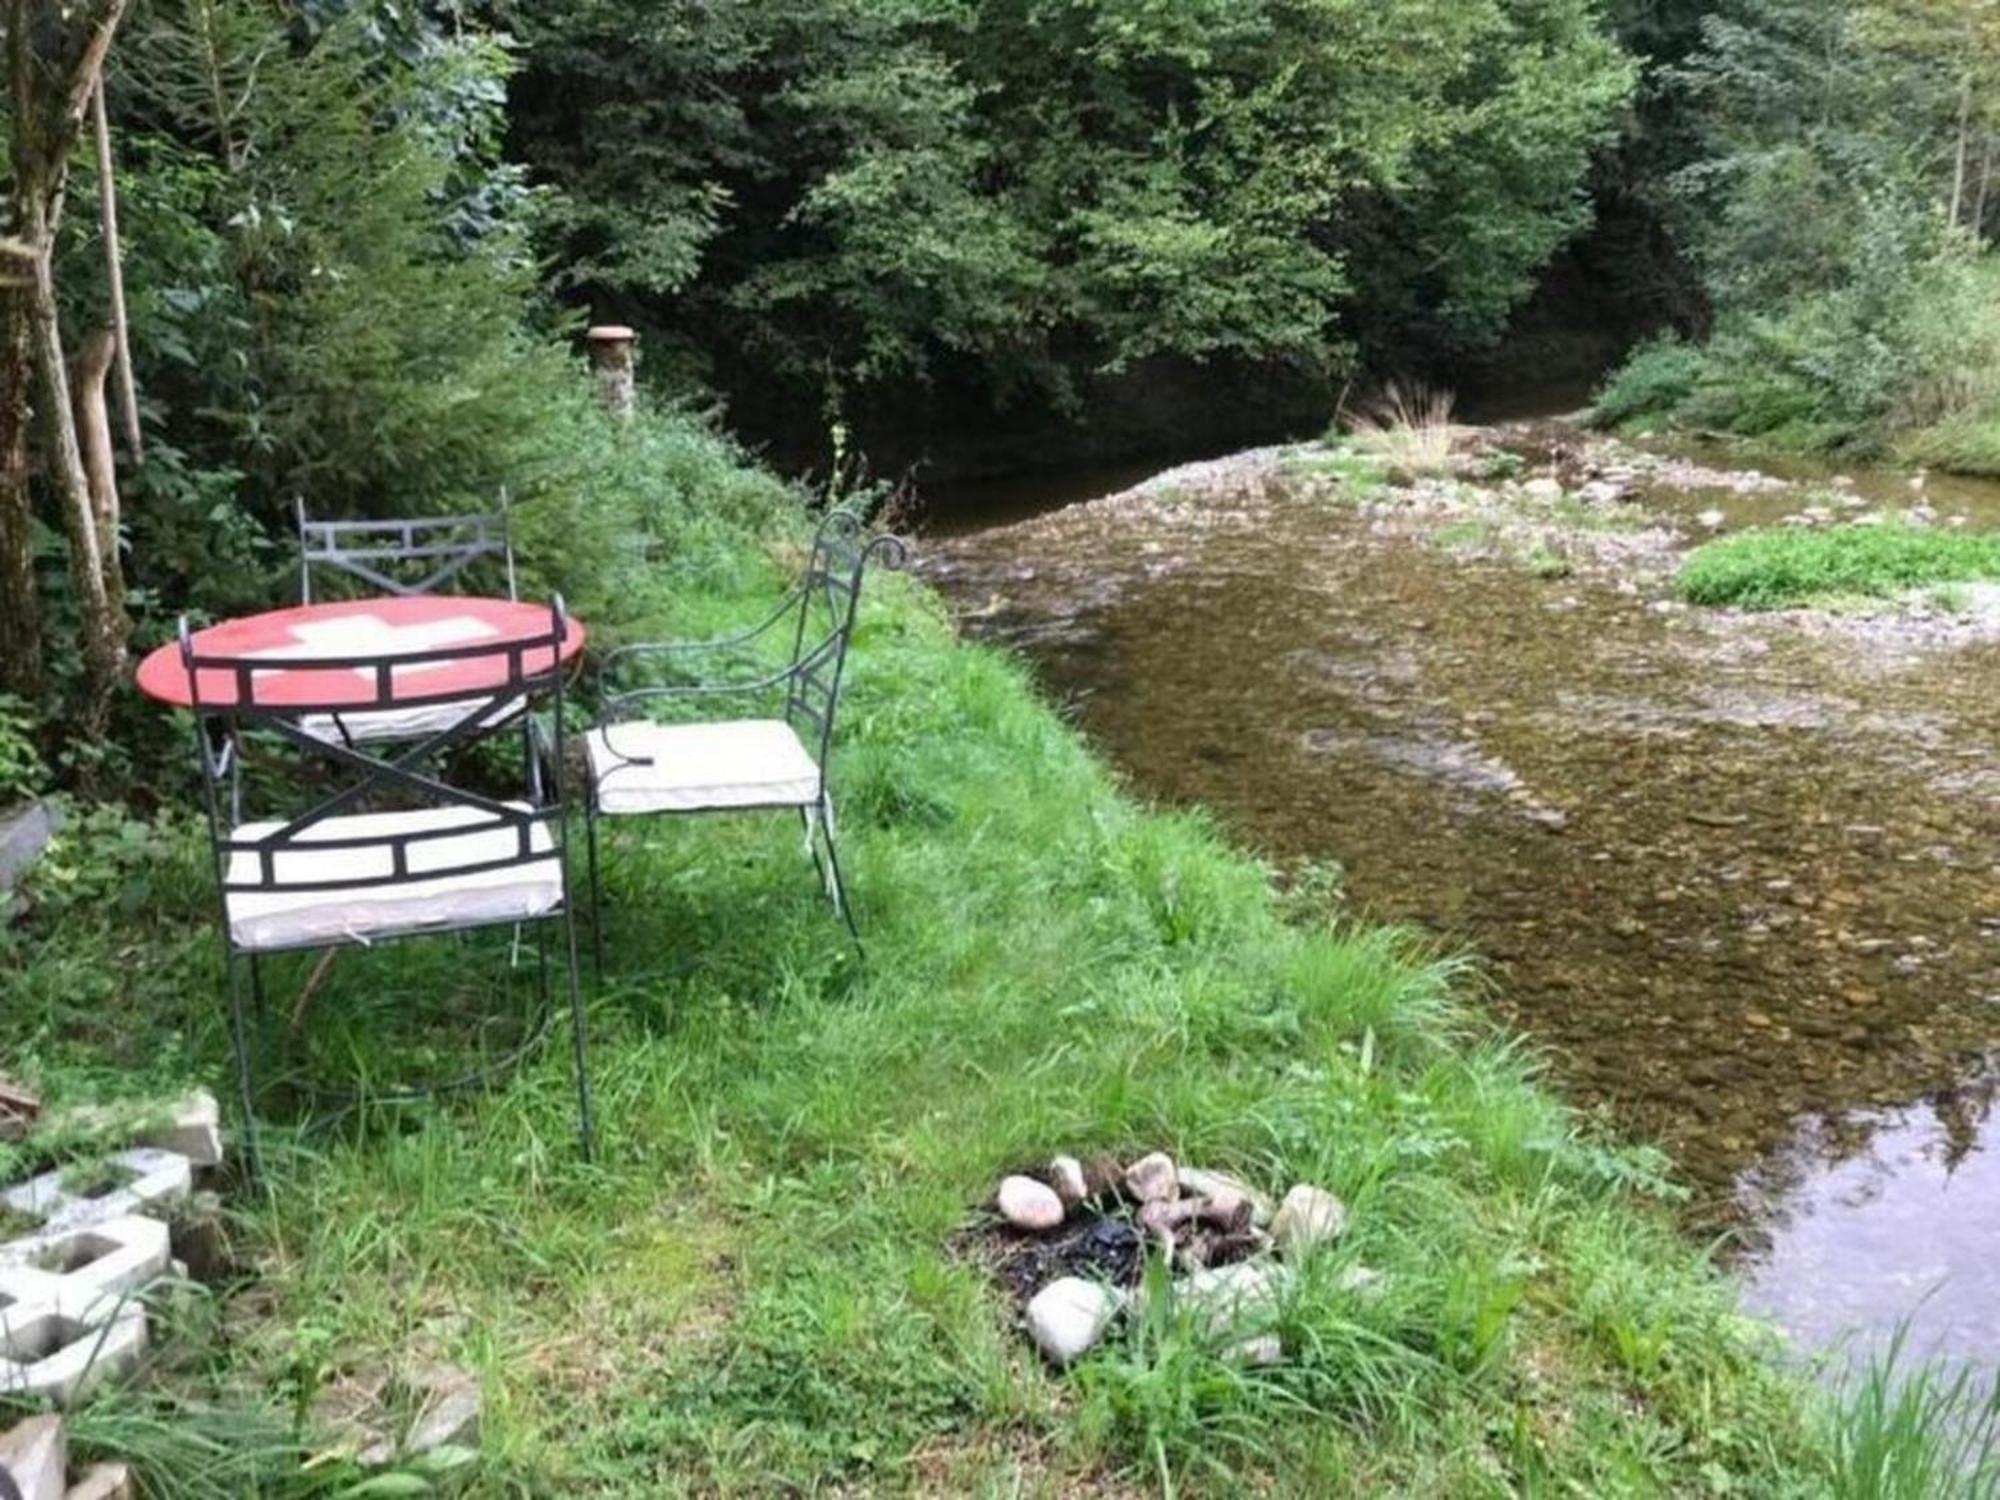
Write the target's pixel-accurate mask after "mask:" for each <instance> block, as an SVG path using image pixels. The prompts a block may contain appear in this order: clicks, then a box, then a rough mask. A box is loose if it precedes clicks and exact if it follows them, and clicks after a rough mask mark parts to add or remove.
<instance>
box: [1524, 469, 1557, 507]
mask: <svg viewBox="0 0 2000 1500" xmlns="http://www.w3.org/2000/svg"><path fill="white" fill-rule="evenodd" d="M1521 493H1522V494H1524V495H1526V496H1527V497H1528V498H1529V499H1530V500H1544V501H1550V502H1553V501H1557V500H1560V499H1562V497H1563V487H1562V481H1561V480H1560V479H1551V478H1549V477H1548V476H1546V475H1544V476H1543V477H1542V478H1540V479H1530V480H1529V481H1528V482H1527V483H1526V484H1524V485H1522V486H1521Z"/></svg>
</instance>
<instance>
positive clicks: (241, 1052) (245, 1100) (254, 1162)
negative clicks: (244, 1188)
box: [222, 953, 264, 1182]
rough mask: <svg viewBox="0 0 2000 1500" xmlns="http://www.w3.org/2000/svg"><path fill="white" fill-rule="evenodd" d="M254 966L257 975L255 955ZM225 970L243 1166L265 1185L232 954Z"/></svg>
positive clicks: (226, 959)
mask: <svg viewBox="0 0 2000 1500" xmlns="http://www.w3.org/2000/svg"><path fill="white" fill-rule="evenodd" d="M252 965H253V968H252V973H253V974H254V973H255V972H256V971H255V968H254V965H255V955H252ZM222 967H223V971H224V974H225V977H226V982H227V984H228V987H229V1042H230V1050H231V1051H232V1052H234V1053H235V1054H236V1097H237V1102H238V1105H239V1107H240V1108H241V1109H242V1111H243V1165H244V1169H245V1170H246V1171H247V1172H248V1173H249V1176H250V1180H251V1181H252V1182H262V1181H263V1180H264V1165H263V1158H262V1154H261V1153H260V1152H259V1150H258V1149H257V1100H256V1093H255V1090H254V1089H253V1088H252V1087H251V1081H250V1042H249V1038H248V1037H247V1036H246V1035H245V1033H244V1026H243V981H242V979H241V978H240V976H239V975H238V974H237V972H236V956H235V955H234V954H233V953H224V954H223V956H222ZM260 987H261V986H260Z"/></svg>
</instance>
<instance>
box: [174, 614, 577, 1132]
mask: <svg viewBox="0 0 2000 1500" xmlns="http://www.w3.org/2000/svg"><path fill="white" fill-rule="evenodd" d="M569 630H570V626H569V622H568V619H567V616H566V613H565V611H564V608H563V604H562V601H561V600H560V599H557V600H555V601H553V602H552V603H551V604H550V606H549V625H548V629H547V631H546V632H539V631H538V632H537V633H535V634H533V635H529V636H514V637H506V638H502V639H500V640H495V641H480V642H476V643H472V644H462V645H455V646H442V647H429V648H424V649H421V650H415V651H406V652H398V653H395V654H394V655H392V656H383V655H379V654H377V655H358V656H357V655H340V656H336V655H293V654H290V653H287V654H286V655H284V656H282V657H274V656H270V655H256V656H246V655H228V654H221V653H216V652H212V651H204V650H203V649H202V648H201V647H200V646H199V645H198V644H197V638H196V637H195V635H194V634H193V632H192V631H191V630H190V628H189V625H188V622H187V621H186V619H185V618H183V619H182V621H181V623H180V653H181V662H182V666H183V669H184V670H185V671H186V673H187V680H188V683H189V685H190V697H191V707H192V709H193V717H194V723H195V742H196V751H197V757H198V760H199V764H200V767H201V770H202V773H203V775H202V781H203V785H204V790H205V792H206V802H207V812H208V827H209V842H210V850H211V856H212V860H213V865H214V871H215V881H216V890H217V897H218V904H219V907H220V915H221V936H222V943H223V952H224V960H225V967H226V969H227V978H228V984H229V1000H230V1008H231V1033H232V1039H233V1041H234V1043H235V1050H236V1054H237V1067H238V1082H239V1087H240V1089H241V1091H242V1095H243V1108H244V1111H245V1122H246V1130H248V1129H250V1123H251V1121H252V1120H253V1119H254V1113H253V1111H254V1102H253V1097H252V1088H251V1079H250V1060H249V1047H248V1042H247V1039H246V1036H245V1031H244V1022H243V1015H242V999H241V994H240V985H239V980H238V973H237V964H238V960H239V959H240V958H243V957H247V958H248V960H249V967H250V973H251V982H252V987H253V990H254V993H255V997H256V1000H257V1007H258V1011H259V1013H260V1015H261V1012H262V1009H263V1004H262V1002H263V979H262V970H261V968H260V967H259V959H260V957H261V955H263V954H267V953H274V952H283V951H286V950H288V949H292V950H295V949H305V948H326V947H330V946H337V945H338V944H340V943H342V942H355V943H369V942H372V941H376V940H379V939H383V938H388V939H393V938H398V937H406V936H430V935H435V934H439V933H445V932H453V931H462V930H467V929H469V928H472V927H478V926H487V925H495V924H511V925H515V926H517V927H518V926H519V925H520V924H521V923H522V922H524V921H531V922H536V923H538V924H539V923H543V922H547V921H559V922H560V923H561V924H562V925H563V927H564V936H565V939H566V942H565V949H566V952H567V955H568V965H569V983H570V1007H571V1019H572V1024H573V1027H574V1032H575V1048H576V1068H577V1089H578V1107H579V1114H580V1118H581V1122H582V1130H583V1139H584V1146H585V1150H586V1152H588V1151H589V1149H590V1142H591V1135H592V1131H591V1123H590V1102H589V1087H588V1081H587V1078H586V1076H585V1073H584V1046H585V1042H584V1035H583V1029H582V1028H583V1016H582V1006H581V999H580V993H579V990H578V979H577V970H576V942H575V930H574V925H573V922H574V916H573V902H572V900H571V896H570V887H569V874H568V862H567V858H566V854H565V844H566V841H565V828H566V824H565V820H564V813H565V800H564V795H563V776H564V769H563V768H564V742H563V734H564V730H563V718H564V716H563V695H564V694H563V689H564V678H565V675H566V674H565V671H564V668H563V665H562V659H561V648H562V646H563V644H564V643H565V641H566V640H567V638H568V635H569ZM447 665H449V666H451V667H452V668H454V669H455V670H454V672H453V673H452V674H451V676H452V677H453V678H454V681H453V683H452V685H451V686H450V687H448V688H447V687H440V688H438V689H436V690H434V691H431V692H428V693H427V692H424V691H422V690H420V689H414V688H413V687H412V685H411V678H412V676H413V675H414V676H415V680H416V681H417V682H421V681H422V674H424V673H425V672H426V671H427V670H434V669H436V668H438V667H441V666H447ZM438 702H450V703H468V702H469V703H473V704H476V705H477V706H478V712H475V713H470V714H467V715H464V716H462V717H459V718H458V719H456V720H455V721H454V722H452V723H451V724H449V725H448V726H446V727H444V728H441V729H439V730H437V731H436V732H434V733H430V734H428V735H426V736H424V737H423V738H421V739H419V740H416V741H414V742H403V743H400V744H397V745H395V746H394V747H391V748H387V749H384V750H383V751H382V752H381V753H379V754H370V753H369V752H367V751H366V750H363V749H361V748H358V747H357V746H355V745H354V744H352V743H348V742H344V741H336V740H328V739H325V738H322V737H319V736H316V735H313V734H310V733H308V732H307V731H306V730H305V729H303V728H302V727H301V723H302V721H303V720H305V719H307V718H309V717H311V716H314V715H325V714H351V713H357V712H370V711H382V710H389V709H394V708H407V707H410V706H413V705H424V704H429V703H438ZM519 702H527V703H534V704H546V705H547V706H548V707H549V708H550V710H551V715H550V718H551V722H552V724H553V726H554V727H553V738H552V740H545V738H544V736H543V732H542V730H541V728H540V726H539V724H538V723H537V720H536V718H535V716H534V715H533V714H532V713H524V714H522V715H521V717H520V723H521V725H522V767H523V782H524V793H523V796H522V797H521V798H519V799H517V800H509V799H503V798H500V797H495V796H489V795H487V794H485V793H483V792H479V791H475V790H473V789H471V788H468V787H464V786H459V785H455V784H453V783H451V782H449V781H446V780H444V779H443V777H442V776H441V775H440V774H439V772H438V771H437V770H436V769H435V765H436V763H438V762H440V761H441V760H442V759H443V757H444V756H445V755H447V754H448V753H449V752H450V751H451V750H452V749H454V748H456V747H458V746H460V745H462V744H464V743H467V742H469V741H470V740H472V739H475V738H478V737H480V736H481V734H482V732H483V730H484V728H485V725H486V724H487V723H488V722H490V721H489V715H490V714H492V713H495V712H497V711H498V710H499V709H500V707H501V706H502V705H504V704H512V703H519ZM252 732H254V733H258V734H264V735H269V736H272V737H275V738H276V739H278V740H282V741H284V742H285V743H287V744H290V745H292V746H295V747H297V748H298V749H300V750H302V751H304V752H306V754H307V756H308V757H310V758H311V759H313V760H316V761H318V762H321V763H325V764H329V765H331V766H332V767H334V768H335V770H336V771H337V772H338V773H341V774H338V775H336V776H335V777H334V778H333V784H332V785H331V787H330V789H316V792H315V794H314V797H313V800H312V802H311V803H310V805H309V806H307V807H305V808H304V809H303V810H294V811H288V812H285V813H283V814H282V815H274V816H273V817H272V818H270V819H266V820H265V821H263V822H260V823H257V824H254V825H249V824H246V822H245V817H244V808H243V801H244V787H245V778H244V776H243V742H244V738H245V735H246V734H247V733H252ZM225 798H226V800H225ZM389 807H393V808H394V810H395V811H398V812H404V813H408V812H412V811H417V810H433V811H435V810H443V811H445V812H447V813H448V814H452V815H454V816H450V817H448V818H447V820H446V821H443V822H441V823H440V822H435V821H422V820H419V821H416V822H414V823H412V824H411V825H410V826H407V827H403V826H401V825H398V826H395V827H392V828H382V827H370V828H368V829H367V830H366V831H355V832H353V833H351V834H348V833H342V832H339V831H338V829H339V828H341V827H342V826H345V827H348V828H352V827H353V825H351V824H348V825H340V824H335V825H334V827H335V830H336V831H335V832H334V833H333V834H332V835H331V836H329V835H328V834H327V833H326V832H324V831H322V826H323V825H326V824H327V823H328V820H329V819H339V818H341V817H344V816H346V815H349V814H354V813H361V812H379V811H383V810H384V809H385V808H389ZM253 827H254V828H255V829H256V831H255V832H254V833H251V832H247V831H246V829H248V828H253ZM346 851H365V852H367V853H368V854H369V855H371V856H373V857H372V858H371V859H370V860H368V861H367V862H366V863H367V864H368V866H369V868H366V869H348V870H345V871H344V872H340V873H327V872H326V864H327V861H326V859H325V856H326V855H328V854H329V853H333V854H339V853H342V852H346ZM454 856H456V857H454ZM385 858H386V863H387V869H386V871H385V870H384V869H383V868H382V863H383V860H384V859H385ZM531 866H535V867H540V868H541V870H542V871H543V878H544V879H557V880H559V886H558V887H557V889H559V891H560V898H559V900H558V901H557V902H556V903H555V904H554V905H553V906H552V907H550V908H549V909H547V910H542V911H535V912H531V913H526V914H523V913H520V912H510V913H507V914H505V915H486V916H483V917H482V916H473V917H470V918H467V919H464V920H436V921H432V920H426V921H425V922H424V923H423V924H422V925H419V926H415V927H409V928H404V929H400V930H389V931H385V932H370V931H367V930H358V931H353V932H350V933H348V934H347V935H345V936H344V937H329V936H328V935H327V934H326V933H325V932H323V931H315V932H313V933H311V934H310V935H306V936H302V937H299V938H297V939H296V940H276V941H256V942H252V943H246V942H244V941H241V940H239V937H238V934H237V932H236V930H235V924H234V922H233V921H232V912H231V899H232V897H237V898H241V897H273V896H282V897H295V896H306V895H311V894H328V895H335V894H337V893H339V892H342V891H363V890H365V891H367V892H368V893H369V894H370V895H371V896H378V897H379V896H380V895H381V894H382V893H383V892H385V891H395V890H396V889H397V888H407V887H410V886H413V885H417V884H420V883H430V884H434V883H437V882H441V881H451V880H455V879H458V878H461V877H467V876H485V875H490V874H492V873H493V872H496V871H506V870H510V869H520V870H526V869H528V868H529V867H531ZM299 869H311V870H314V871H316V873H314V874H313V875H311V876H310V877H308V878H301V877H300V876H299V875H298V874H297V873H295V872H296V871H297V870H299ZM288 870H290V871H292V872H294V873H290V874H288ZM538 930H539V928H538ZM538 950H539V951H540V953H541V976H542V990H541V1002H540V1010H539V1012H538V1015H537V1018H536V1023H535V1026H534V1034H533V1036H531V1038H530V1040H529V1041H528V1042H526V1043H524V1044H522V1046H521V1047H520V1048H519V1049H517V1050H516V1052H514V1053H512V1054H510V1056H509V1057H508V1058H507V1059H506V1061H507V1062H511V1061H513V1060H514V1058H516V1057H518V1056H519V1055H521V1054H522V1053H525V1052H526V1051H527V1050H528V1048H529V1047H530V1046H532V1045H534V1044H535V1043H536V1042H538V1041H539V1040H540V1038H541V1036H542V1034H544V1033H545V1032H546V1029H547V1024H548V1017H549V1014H550V1002H549V988H548V966H547V952H546V948H543V947H540V945H539V944H538ZM489 1071H490V1070H489ZM486 1076H488V1073H487V1072H481V1073H479V1074H475V1075H471V1076H469V1077H468V1078H466V1079H464V1080H460V1081H459V1082H457V1083H453V1084H448V1085H444V1086H443V1087H446V1088H457V1087H463V1086H466V1085H468V1084H470V1083H472V1082H477V1081H481V1080H483V1079H484V1078H485V1077H486ZM435 1091H436V1090H434V1089H433V1090H421V1089H419V1090H411V1091H408V1092H410V1093H422V1092H435ZM378 1097H380V1096H378ZM252 1143H253V1144H252V1150H253V1155H254V1136H253V1137H252ZM252 1165H253V1170H254V1167H255V1163H254V1160H253V1163H252Z"/></svg>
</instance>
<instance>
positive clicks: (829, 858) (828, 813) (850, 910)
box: [813, 804, 868, 958]
mask: <svg viewBox="0 0 2000 1500" xmlns="http://www.w3.org/2000/svg"><path fill="white" fill-rule="evenodd" d="M819 836H820V837H821V838H822V839H824V840H825V841H826V868H827V873H828V874H829V875H830V876H831V877H832V878H831V879H830V880H829V881H828V882H827V884H828V888H829V889H830V890H831V892H832V894H833V909H834V910H835V911H837V912H839V913H840V919H841V920H842V921H843V922H845V923H846V924H847V935H848V936H849V937H850V938H852V939H854V951H855V952H856V953H858V954H860V955H861V956H862V957H863V958H866V957H867V956H868V950H867V949H866V948H864V947H862V945H861V929H860V928H859V927H857V926H856V925H855V922H854V907H853V905H852V903H850V902H849V901H848V899H847V882H846V881H844V880H842V879H841V877H840V853H839V851H838V850H837V849H836V848H835V847H834V843H833V809H832V807H831V806H828V805H824V804H823V805H822V806H821V808H820V816H819ZM813 862H814V863H815V864H817V863H818V862H819V861H818V857H817V856H815V857H814V861H813Z"/></svg>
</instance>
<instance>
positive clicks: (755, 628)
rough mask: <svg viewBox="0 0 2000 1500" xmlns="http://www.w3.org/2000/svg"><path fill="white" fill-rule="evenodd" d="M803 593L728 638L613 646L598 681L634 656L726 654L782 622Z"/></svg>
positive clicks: (787, 598) (796, 593)
mask: <svg viewBox="0 0 2000 1500" xmlns="http://www.w3.org/2000/svg"><path fill="white" fill-rule="evenodd" d="M802 592H803V591H802V590H800V589H796V588H795V589H793V590H791V591H790V592H789V593H787V594H786V595H785V597H784V598H783V599H782V600H780V601H779V603H778V607H777V608H776V609H774V610H772V611H771V613H770V614H768V615H766V616H765V617H764V618H763V619H761V620H759V621H758V622H757V623H756V624H755V625H751V626H748V627H746V628H744V629H742V630H737V631H732V632H731V633H730V634H728V635H718V636H713V637H710V638H708V639H705V640H690V641H634V642H632V643H631V644H629V645H624V646H618V647H614V648H613V649H612V650H611V651H609V652H607V653H606V654H605V657H604V660H603V663H602V665H601V666H600V667H599V669H598V676H599V679H600V680H602V679H603V678H604V677H606V676H608V675H610V673H611V672H612V670H613V669H614V668H615V667H616V666H617V665H618V663H620V662H621V661H628V660H632V659H634V658H637V657H643V656H677V655H690V654H693V653H696V652H702V651H726V650H728V649H729V648H731V647H734V646H747V645H749V644H750V643H751V642H752V641H754V640H756V639H757V638H758V637H760V636H762V635H763V634H764V632H765V631H767V630H769V629H770V628H771V627H772V626H773V625H776V624H777V623H778V622H779V621H781V620H783V619H784V618H785V617H786V616H787V615H788V614H789V613H790V612H791V610H792V608H793V606H795V605H796V604H798V602H799V600H800V597H801V594H802Z"/></svg>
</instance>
